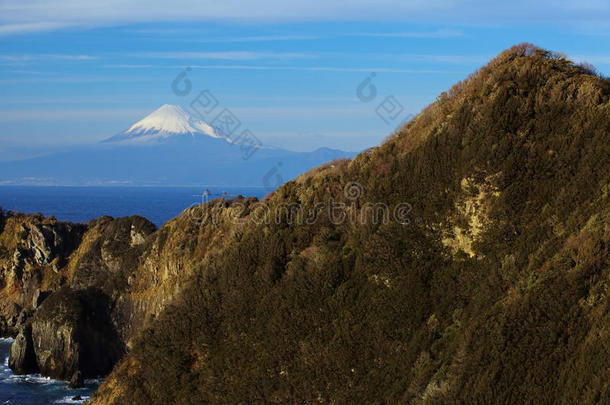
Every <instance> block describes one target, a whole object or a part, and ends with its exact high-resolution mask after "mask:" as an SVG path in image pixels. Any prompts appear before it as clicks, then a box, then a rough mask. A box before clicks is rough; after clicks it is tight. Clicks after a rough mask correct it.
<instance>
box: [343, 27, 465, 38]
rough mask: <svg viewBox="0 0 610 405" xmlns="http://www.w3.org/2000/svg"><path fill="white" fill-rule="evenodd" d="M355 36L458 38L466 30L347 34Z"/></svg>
mask: <svg viewBox="0 0 610 405" xmlns="http://www.w3.org/2000/svg"><path fill="white" fill-rule="evenodd" d="M345 35H346V36H355V37H381V38H458V37H463V36H465V34H464V32H462V31H458V30H452V29H440V30H436V31H421V32H418V31H409V32H363V33H352V34H345Z"/></svg>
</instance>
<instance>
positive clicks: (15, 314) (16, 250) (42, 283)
mask: <svg viewBox="0 0 610 405" xmlns="http://www.w3.org/2000/svg"><path fill="white" fill-rule="evenodd" d="M0 217H1V218H0V222H1V224H0V225H1V226H0V230H1V232H0V292H1V294H0V335H1V336H15V335H16V334H17V333H18V331H19V327H20V326H23V325H24V324H25V322H26V321H27V320H28V318H29V316H30V315H31V314H32V313H33V310H34V309H35V308H36V307H37V306H38V305H40V303H41V302H42V301H43V300H44V298H46V296H48V294H49V293H48V291H52V290H55V289H57V288H59V286H60V285H61V284H62V283H64V282H65V277H64V276H63V275H62V274H60V270H61V268H62V267H63V266H65V264H66V263H67V262H68V259H69V257H70V255H71V254H72V252H73V251H74V250H75V249H76V248H77V247H78V246H79V244H80V241H81V238H82V236H83V234H84V233H85V231H86V229H87V227H86V226H85V225H81V224H70V223H64V222H58V221H57V220H55V219H54V218H45V217H43V216H41V215H23V214H13V213H6V212H4V211H2V212H0Z"/></svg>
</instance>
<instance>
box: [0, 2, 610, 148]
mask: <svg viewBox="0 0 610 405" xmlns="http://www.w3.org/2000/svg"><path fill="white" fill-rule="evenodd" d="M49 4H52V6H50V5H49ZM83 4H85V3H84V2H76V1H73V0H70V1H67V0H59V1H56V2H53V3H49V2H42V1H30V0H27V1H7V0H0V74H1V77H0V89H1V91H0V128H1V129H2V130H1V131H0V160H10V159H16V158H21V157H25V156H31V155H35V154H39V153H41V152H44V151H52V150H55V149H59V148H63V147H65V146H67V145H82V144H90V143H95V142H98V141H100V140H101V139H104V138H107V137H110V136H112V135H114V134H116V133H118V132H120V131H121V130H123V129H125V128H126V127H128V126H129V125H130V124H131V123H133V122H135V121H137V120H138V119H140V118H142V117H143V116H145V115H147V114H148V113H149V112H151V111H153V110H154V109H156V108H157V107H159V106H160V105H162V104H166V103H168V104H179V105H183V106H188V105H189V103H190V102H191V101H192V99H193V98H194V97H195V96H196V95H197V94H198V93H199V92H200V91H202V90H209V91H210V92H211V93H212V94H213V95H214V97H216V98H217V99H218V101H219V103H220V105H222V106H223V107H226V108H229V109H230V110H231V111H232V112H233V113H234V114H235V115H236V116H237V117H238V118H239V119H240V120H241V121H242V125H243V126H244V127H247V128H248V129H250V130H251V131H252V132H253V133H255V134H256V136H257V137H259V138H260V139H261V140H262V141H263V143H265V144H268V145H274V146H280V147H285V148H288V149H293V150H312V149H315V148H317V147H321V146H327V147H334V148H339V149H344V150H361V149H364V148H366V147H369V146H373V145H376V144H378V143H379V142H380V141H382V140H383V138H385V137H386V136H387V135H388V134H389V133H390V132H391V131H392V130H393V129H394V128H395V127H396V126H397V125H398V124H399V123H400V121H401V120H403V119H405V118H407V117H408V116H409V114H415V113H417V112H418V111H420V110H421V109H422V108H423V107H425V106H426V105H427V104H429V103H430V102H432V101H434V100H435V98H436V96H437V95H438V94H439V93H440V92H442V91H444V90H446V89H447V88H448V87H450V86H451V85H452V84H453V83H455V82H456V81H458V80H461V79H463V78H465V77H466V76H467V75H468V74H469V73H471V72H472V71H474V70H476V69H477V68H478V67H480V66H481V65H483V64H485V63H486V62H487V61H488V60H489V59H490V58H492V57H493V56H495V55H496V54H497V53H499V52H500V51H502V50H503V49H505V48H508V47H509V46H511V45H514V44H516V43H520V42H532V43H534V44H536V45H539V46H542V47H545V48H548V49H551V50H555V51H561V52H564V53H566V54H567V55H568V56H570V57H571V58H573V59H575V60H577V61H584V60H586V61H588V62H590V63H592V64H593V65H595V66H596V67H597V68H598V69H599V71H600V72H602V73H604V74H610V23H609V21H610V18H609V17H610V2H607V1H595V0H590V1H578V2H577V1H567V0H564V1H540V2H537V3H535V4H532V2H524V1H514V2H509V3H503V4H498V5H496V4H493V3H488V2H482V1H478V0H471V1H458V0H454V1H451V0H440V1H435V0H432V1H425V2H424V1H395V0H378V1H367V0H356V1H352V2H350V3H349V6H348V5H345V3H344V2H338V1H330V0H329V1H324V2H321V1H317V0H311V1H307V2H306V1H294V2H290V3H286V2H278V1H272V0H263V1H261V2H256V3H254V2H245V1H237V0H233V1H225V2H211V1H181V0H177V1H173V2H172V3H171V6H168V5H166V3H165V2H160V1H156V0H153V1H148V2H143V1H139V0H137V1H129V2H118V1H115V0H101V1H97V2H96V3H95V4H94V5H93V3H91V4H92V5H89V4H88V5H86V6H84V5H83ZM187 66H188V67H191V70H190V71H189V72H188V79H189V80H190V81H191V83H192V91H191V93H190V94H189V95H186V96H178V95H176V94H174V93H173V92H172V90H171V84H172V81H173V80H174V78H175V77H176V76H177V75H178V74H180V73H181V72H183V71H184V68H185V67H187ZM371 73H375V76H374V78H373V82H372V83H373V84H374V85H375V87H376V89H377V96H376V97H375V98H374V99H373V100H371V101H369V102H363V101H362V100H360V99H359V98H358V97H357V88H358V86H359V85H360V83H362V81H363V80H365V79H366V78H367V77H369V75H370V74H371ZM388 97H393V98H392V99H391V100H394V102H395V104H393V105H394V107H395V109H394V111H395V112H397V114H395V115H396V116H395V117H392V119H388V117H387V116H386V120H385V121H384V119H382V118H381V117H380V114H378V112H379V111H380V110H379V108H380V107H379V105H380V104H381V103H383V102H384V101H386V102H387V100H388V99H387V98H388ZM396 103H398V104H396ZM397 105H398V107H397ZM386 106H387V104H386ZM382 115H383V114H382ZM211 118H213V117H211ZM386 121H387V122H386Z"/></svg>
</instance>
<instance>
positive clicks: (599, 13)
mask: <svg viewBox="0 0 610 405" xmlns="http://www.w3.org/2000/svg"><path fill="white" fill-rule="evenodd" d="M609 17H610V4H609V3H608V1H607V0H560V1H557V0H540V1H537V2H532V1H530V0H513V1H511V2H489V1H484V0H409V1H405V0H353V1H351V2H349V4H346V3H345V2H343V1H339V0H292V1H290V2H289V3H286V2H285V1H280V0H259V1H257V2H256V6H251V4H249V3H247V2H245V1H244V0H224V1H213V0H174V1H173V2H172V3H171V4H168V3H167V2H166V1H162V0H131V1H129V2H125V1H123V0H97V1H96V2H94V3H91V2H84V1H74V0H55V1H53V2H52V3H49V2H48V0H3V1H1V2H0V35H9V34H19V33H31V32H38V31H46V30H53V29H59V28H65V27H101V26H117V25H129V24H135V23H159V22H207V21H239V22H244V21H245V22H258V23H260V22H262V23H264V22H294V21H304V22H307V21H380V20H401V21H417V22H435V23H439V22H440V23H447V22H452V23H463V22H468V23H474V24H481V23H490V22H491V23H506V22H507V21H525V20H527V21H545V22H555V23H556V22H566V21H569V22H572V23H573V24H574V25H577V22H581V23H582V22H586V23H587V24H591V23H603V22H604V21H608V20H609ZM440 35H443V33H440Z"/></svg>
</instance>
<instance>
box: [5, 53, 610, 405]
mask: <svg viewBox="0 0 610 405" xmlns="http://www.w3.org/2000/svg"><path fill="white" fill-rule="evenodd" d="M609 144H610V82H609V81H608V80H607V79H604V78H602V77H599V76H597V75H595V74H594V73H593V72H592V71H591V70H590V69H589V68H587V67H582V66H578V65H575V64H574V63H572V62H570V61H568V60H566V59H564V58H562V57H561V56H558V55H555V54H553V53H551V52H547V51H544V50H542V49H539V48H536V47H534V46H531V45H527V44H524V45H520V46H516V47H514V48H511V49H509V50H507V51H505V52H504V53H502V54H501V55H499V56H498V57H497V58H496V59H494V60H493V61H491V62H490V64H489V65H487V66H485V67H483V68H482V69H481V70H480V71H478V72H475V73H474V74H473V75H472V76H471V77H469V78H468V79H467V80H465V81H464V82H462V83H459V84H458V85H456V86H454V87H453V88H452V89H450V90H449V91H448V92H446V93H443V94H441V95H440V96H439V98H438V100H437V101H436V102H435V103H433V104H432V105H430V106H429V107H428V108H427V109H425V110H424V111H423V112H422V113H421V114H420V115H419V116H417V117H416V118H415V119H414V120H412V121H411V122H410V123H408V124H407V125H406V126H405V127H404V128H402V129H401V130H400V131H398V133H396V134H394V135H393V136H391V137H390V138H389V139H388V140H387V141H386V142H385V143H384V144H383V145H381V146H379V147H377V148H373V149H371V150H369V151H367V152H366V153H363V154H361V155H359V156H358V157H356V158H355V159H353V160H351V161H348V160H341V161H335V162H331V163H329V164H326V165H324V166H322V167H319V168H317V169H315V170H313V171H311V172H309V173H306V174H304V175H302V176H301V177H299V178H297V179H296V180H294V181H291V182H289V183H287V184H285V185H284V186H282V187H281V188H280V189H278V190H277V191H276V192H274V193H273V194H272V195H270V196H269V197H268V198H267V199H265V200H264V201H261V202H259V201H256V200H252V199H236V200H233V201H222V200H217V201H214V202H212V203H209V204H208V205H204V206H200V207H194V208H191V209H189V210H187V211H185V212H184V213H183V214H182V215H180V216H179V217H178V218H176V219H175V220H173V221H170V222H169V223H167V224H166V225H164V226H163V227H162V228H160V229H158V230H154V228H153V227H152V225H150V224H149V223H147V221H145V220H144V219H142V218H122V219H111V218H102V219H100V220H97V221H94V222H92V223H90V224H88V225H87V226H86V227H77V226H75V225H68V224H64V225H61V226H62V227H68V228H70V229H73V232H75V234H76V235H77V236H78V238H77V240H78V243H76V244H75V246H73V247H72V248H71V249H67V250H66V251H65V255H64V256H62V257H63V259H61V260H62V261H61V264H60V263H58V264H57V266H56V267H57V269H56V270H54V269H53V268H52V266H51V265H45V266H46V267H43V268H42V269H41V270H40V274H41V275H42V276H40V277H38V278H34V280H35V281H30V282H29V284H27V283H26V284H27V285H28V287H27V288H25V289H24V290H23V292H21V291H20V290H15V288H14V287H13V288H12V289H7V287H6V286H7V285H8V281H5V282H4V283H3V284H2V285H3V290H2V291H3V293H4V292H6V294H5V295H2V300H3V303H2V308H6V312H3V313H4V314H6V315H5V316H9V315H11V314H14V313H15V309H14V308H13V307H11V306H12V305H15V304H17V305H20V308H19V311H16V312H18V314H17V317H20V314H21V313H24V314H25V315H23V316H21V318H22V319H20V320H15V322H12V323H11V326H10V327H9V329H6V330H7V331H9V333H15V332H16V329H15V328H17V329H19V330H20V332H19V337H18V338H17V340H16V343H15V345H14V346H13V350H12V353H11V364H12V365H13V367H14V368H15V369H18V370H28V368H31V367H38V369H43V368H44V369H45V370H48V371H46V372H48V373H57V374H54V375H58V376H61V377H63V378H70V379H73V380H74V381H75V382H78V381H77V380H78V378H79V377H82V376H83V374H85V371H84V370H83V369H82V367H83V364H82V363H79V361H80V359H82V358H91V359H95V360H94V362H95V363H96V364H98V365H99V369H100V370H101V369H103V367H102V366H103V365H107V364H109V363H110V362H113V361H115V359H116V357H114V356H112V357H111V358H108V357H103V356H100V355H99V352H96V350H101V349H100V347H102V346H103V347H107V345H108V344H109V343H110V342H109V341H106V340H108V339H109V338H111V339H110V340H111V341H112V342H118V344H116V345H115V346H108V347H113V348H116V354H117V357H118V356H120V355H121V354H122V353H123V352H125V353H126V355H124V356H123V357H122V360H120V361H119V363H118V364H117V365H116V366H115V367H114V368H113V370H112V372H111V374H110V376H109V377H108V378H107V379H106V380H105V382H104V384H103V385H102V386H101V387H100V389H99V390H98V392H97V394H96V396H95V398H94V403H96V404H125V403H134V404H168V403H180V404H190V403H193V404H199V403H340V404H343V403H346V404H347V403H412V404H444V403H511V404H513V403H566V404H568V403H583V404H593V403H607V402H610V384H609V383H608V381H610V374H609V370H610V355H609V353H610V343H609V342H610V335H609V332H608V325H609V324H610V304H609V301H608V298H609V297H608V295H609V291H610V287H609V286H610V226H609V225H608V224H609V223H610V222H609V220H610V204H609V201H610V148H608V145H609ZM36 221H38V222H41V223H42V222H45V221H50V220H48V219H47V220H45V219H43V218H40V217H24V216H15V215H9V216H8V217H6V218H4V219H3V222H2V223H3V228H4V230H3V233H2V235H4V236H1V237H0V241H4V240H5V239H1V238H6V240H7V241H9V240H10V243H12V244H9V242H6V245H4V242H3V246H6V248H5V251H6V253H3V256H2V257H3V258H5V259H3V260H4V261H3V262H2V263H3V264H2V266H9V265H8V264H6V263H13V261H12V260H13V256H14V254H15V253H14V251H15V249H17V246H27V245H30V244H31V243H30V242H29V241H28V236H27V235H26V234H24V233H22V234H20V237H19V238H16V239H15V240H16V241H14V240H13V239H14V238H15V237H14V235H16V233H14V232H13V231H14V230H19V229H20V228H19V225H23V226H24V227H28V226H31V225H30V223H32V224H34V223H38V222H36ZM54 223H55V222H54ZM55 226H60V225H55ZM62 229H63V228H62ZM11 230H13V231H11ZM11 238H13V239H11ZM23 249H24V248H23ZM66 255H67V256H66ZM34 257H35V254H34ZM11 266H12V265H11ZM3 268H4V267H3ZM2 274H3V276H4V279H5V280H8V279H9V278H13V279H15V278H16V279H18V280H21V279H22V278H23V274H24V273H19V272H17V271H15V270H13V267H6V270H3V273H2ZM7 277H8V278H7ZM14 284H15V283H13V284H12V285H14ZM37 290H39V291H41V292H47V291H52V293H51V294H50V295H49V296H48V297H47V298H46V299H42V298H37V299H36V300H34V299H33V297H34V294H36V293H35V291H37ZM9 292H10V294H9ZM21 293H23V294H31V296H29V297H28V298H27V300H21V301H19V300H20V299H21V298H20V297H21ZM90 294H93V295H94V296H95V297H100V298H102V299H101V300H100V301H99V303H100V304H99V305H100V306H99V307H98V306H96V307H95V308H96V309H94V310H92V309H91V308H93V307H91V305H95V304H93V303H95V302H98V301H96V300H91V298H89V295H90ZM38 296H39V297H40V293H39V294H38ZM44 296H45V294H43V297H44ZM32 300H34V301H36V302H37V305H36V306H39V309H37V310H35V309H34V305H32V303H31V302H30V301H32ZM38 301H41V303H40V302H38ZM18 302H21V304H19V303H18ZM27 302H30V304H27ZM67 302H72V304H70V305H69V307H70V308H72V309H70V310H67V309H64V307H63V306H62V305H63V304H62V303H67ZM26 304H27V305H26ZM23 309H25V310H26V311H25V312H24V311H23ZM3 311H5V309H3ZM10 311H13V312H10ZM92 311H93V312H95V316H94V315H93V314H92ZM100 311H101V312H100ZM31 313H33V315H30V314H31ZM64 313H65V314H66V315H62V314H64ZM6 319H8V318H6ZM11 320H12V318H11ZM51 325H52V326H51ZM102 325H105V326H103V327H104V328H107V330H109V331H110V332H111V333H110V334H108V335H103V334H99V331H100V330H101V327H102ZM51 327H52V328H55V329H57V330H61V335H62V336H63V337H62V338H55V337H49V336H46V333H47V332H45V330H46V331H48V330H49V328H51ZM35 331H38V332H35ZM82 331H85V332H84V333H83V332H82ZM114 334H116V337H115V338H112V336H114ZM104 339H106V340H104ZM60 341H61V342H68V344H67V347H66V346H63V347H62V346H61V345H60ZM92 342H93V343H92ZM96 348H97V349H96ZM92 351H93V353H92ZM13 352H14V353H13ZM96 353H97V354H96ZM113 353H115V352H114V351H113ZM96 356H97V357H96ZM49 359H51V360H49ZM57 362H63V364H57ZM77 365H78V366H77ZM77 369H80V373H81V374H80V375H79V374H78V373H76V374H75V372H76V370H77Z"/></svg>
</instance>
